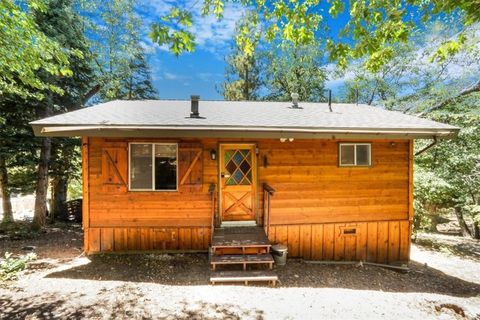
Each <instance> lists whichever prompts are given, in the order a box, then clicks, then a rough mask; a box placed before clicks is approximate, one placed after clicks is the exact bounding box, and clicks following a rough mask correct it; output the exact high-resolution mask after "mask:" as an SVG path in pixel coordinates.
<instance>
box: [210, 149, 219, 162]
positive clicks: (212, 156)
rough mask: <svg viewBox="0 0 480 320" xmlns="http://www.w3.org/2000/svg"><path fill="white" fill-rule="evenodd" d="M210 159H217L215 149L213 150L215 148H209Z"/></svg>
mask: <svg viewBox="0 0 480 320" xmlns="http://www.w3.org/2000/svg"><path fill="white" fill-rule="evenodd" d="M210 159H212V160H216V159H217V150H215V149H212V150H210Z"/></svg>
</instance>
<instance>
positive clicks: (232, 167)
mask: <svg viewBox="0 0 480 320" xmlns="http://www.w3.org/2000/svg"><path fill="white" fill-rule="evenodd" d="M225 169H227V171H228V173H230V174H233V172H235V170H236V169H237V165H236V164H235V162H233V160H230V162H228V163H227V165H226V166H225Z"/></svg>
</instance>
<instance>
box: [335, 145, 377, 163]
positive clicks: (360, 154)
mask: <svg viewBox="0 0 480 320" xmlns="http://www.w3.org/2000/svg"><path fill="white" fill-rule="evenodd" d="M339 152H340V155H339V162H340V163H339V164H340V166H369V165H370V164H371V145H370V143H340V147H339Z"/></svg>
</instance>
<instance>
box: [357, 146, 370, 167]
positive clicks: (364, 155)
mask: <svg viewBox="0 0 480 320" xmlns="http://www.w3.org/2000/svg"><path fill="white" fill-rule="evenodd" d="M369 165H370V145H367V144H360V145H357V166H369Z"/></svg>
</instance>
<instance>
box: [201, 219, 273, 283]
mask: <svg viewBox="0 0 480 320" xmlns="http://www.w3.org/2000/svg"><path fill="white" fill-rule="evenodd" d="M270 247H271V245H270V241H269V240H268V238H267V236H266V234H265V231H264V230H263V229H262V228H259V227H230V228H218V229H215V230H214V233H213V239H212V247H211V248H212V251H211V253H212V256H211V258H210V264H211V266H212V270H213V271H212V275H211V277H210V282H211V283H212V284H215V283H225V282H243V283H245V284H248V283H249V282H255V281H258V282H270V283H272V284H273V285H275V284H276V283H277V281H278V277H277V275H276V273H275V272H274V271H273V270H272V269H273V263H274V260H273V257H272V255H271V254H270ZM220 266H222V267H224V268H226V267H227V266H230V267H232V266H233V267H235V266H240V267H242V269H243V270H220V271H216V270H217V267H220ZM249 266H251V267H252V268H253V266H255V270H251V268H248V267H249ZM262 267H263V268H265V267H267V268H268V269H269V270H259V268H262Z"/></svg>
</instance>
